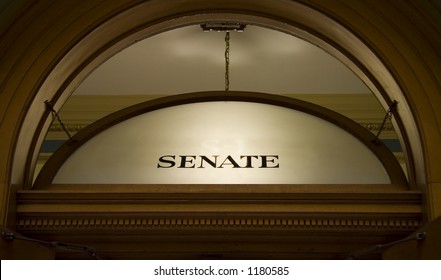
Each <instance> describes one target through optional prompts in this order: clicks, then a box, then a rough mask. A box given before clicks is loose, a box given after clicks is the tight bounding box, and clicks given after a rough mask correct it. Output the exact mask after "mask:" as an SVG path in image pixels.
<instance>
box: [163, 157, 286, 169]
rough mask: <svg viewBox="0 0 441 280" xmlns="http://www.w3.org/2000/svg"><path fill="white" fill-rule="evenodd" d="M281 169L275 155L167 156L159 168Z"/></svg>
mask: <svg viewBox="0 0 441 280" xmlns="http://www.w3.org/2000/svg"><path fill="white" fill-rule="evenodd" d="M172 167H175V168H205V167H209V168H224V167H228V168H279V156H275V155H241V156H237V157H233V156H231V155H228V156H224V157H221V156H219V155H216V156H200V155H197V156H193V155H185V156H176V155H165V156H161V157H160V158H159V162H158V166H157V168H172Z"/></svg>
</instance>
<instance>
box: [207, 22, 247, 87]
mask: <svg viewBox="0 0 441 280" xmlns="http://www.w3.org/2000/svg"><path fill="white" fill-rule="evenodd" d="M245 27H246V24H244V23H237V22H215V23H204V24H201V28H202V30H203V31H204V32H210V31H217V32H225V91H226V92H227V91H229V90H230V31H236V32H243V31H244V30H245Z"/></svg>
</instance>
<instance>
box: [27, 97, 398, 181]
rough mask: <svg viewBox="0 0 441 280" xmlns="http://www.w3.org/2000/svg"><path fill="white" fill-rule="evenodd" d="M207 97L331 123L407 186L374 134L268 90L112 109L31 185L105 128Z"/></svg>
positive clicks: (161, 100) (57, 154)
mask: <svg viewBox="0 0 441 280" xmlns="http://www.w3.org/2000/svg"><path fill="white" fill-rule="evenodd" d="M210 101H243V102H252V103H262V104H270V105H275V106H280V107H285V108H289V109H293V110H297V111H301V112H304V113H307V114H310V115H313V116H316V117H319V118H321V119H323V120H325V121H327V122H330V123H333V124H334V125H337V126H339V127H341V128H342V129H344V130H345V131H347V132H349V133H350V134H351V135H353V136H354V137H356V138H357V139H358V140H360V141H361V142H362V143H363V144H364V145H365V146H366V147H368V148H369V149H370V150H371V152H373V153H374V154H375V155H376V157H377V158H378V159H379V160H380V162H381V163H382V164H383V166H384V168H385V170H386V172H387V174H388V176H389V178H390V180H391V184H393V185H397V186H401V187H402V188H403V190H405V189H407V180H406V176H405V175H404V172H403V170H402V168H401V167H400V165H399V163H398V161H397V160H396V159H395V157H394V155H393V154H392V152H390V151H389V150H388V148H387V147H386V146H385V145H384V144H382V143H379V142H377V141H375V140H376V139H375V136H374V135H373V134H372V133H371V132H369V131H368V130H367V129H365V128H364V127H362V126H360V125H359V124H357V123H356V122H354V121H352V120H351V119H349V118H346V117H344V116H343V115H340V114H338V113H336V112H334V111H331V110H329V109H326V108H324V107H321V106H318V105H315V104H312V103H309V102H305V101H302V100H298V99H293V98H288V97H283V96H277V95H272V94H264V93H257V92H238V91H229V92H225V91H211V92H199V93H188V94H180V95H174V96H169V97H163V98H159V99H155V100H152V101H146V102H143V103H140V104H136V105H133V106H130V107H128V108H125V109H122V110H120V111H117V112H115V113H112V114H110V115H108V116H106V117H104V118H102V119H100V120H98V121H96V122H95V123H93V124H91V125H89V126H87V127H86V128H84V129H83V130H81V131H79V132H78V133H77V134H76V135H75V136H74V137H73V138H72V141H67V142H65V143H64V145H63V146H62V147H60V149H59V150H57V151H56V152H55V153H54V154H53V156H52V157H51V158H49V160H48V162H47V163H46V164H45V166H44V167H43V169H42V170H41V172H40V174H39V176H38V177H37V179H36V181H35V184H34V186H35V188H36V189H39V188H42V187H43V188H46V189H47V188H48V186H50V185H51V184H52V180H53V178H54V177H55V175H56V173H57V172H58V170H59V168H61V166H62V164H63V163H64V162H65V160H67V158H68V157H69V156H70V155H71V154H72V153H74V152H75V151H76V150H77V149H78V148H79V147H81V145H83V144H85V143H86V142H87V141H88V140H90V139H92V138H93V137H94V136H95V135H97V134H98V133H100V132H101V131H103V130H105V129H107V128H110V127H112V126H114V125H116V124H118V123H121V122H123V121H125V120H128V119H130V118H132V117H135V116H138V115H141V114H144V113H148V112H151V111H155V110H160V109H163V108H168V107H171V106H176V105H182V104H189V103H198V102H210Z"/></svg>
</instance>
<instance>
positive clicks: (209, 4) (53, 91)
mask: <svg viewBox="0 0 441 280" xmlns="http://www.w3.org/2000/svg"><path fill="white" fill-rule="evenodd" d="M431 8H433V7H432V6H431V4H430V3H428V4H416V3H405V4H403V3H400V4H398V3H389V2H387V3H384V4H382V5H376V3H371V2H370V1H359V2H357V4H352V2H351V1H342V2H333V1H332V2H331V1H326V2H322V1H315V0H314V1H282V0H277V1H271V2H270V1H264V0H259V1H250V0H240V1H236V0H234V1H233V0H228V1H225V0H224V1H203V0H186V1H179V2H177V1H171V0H161V1H159V0H158V1H146V2H143V1H128V0H127V1H124V0H123V1H118V2H116V1H111V2H108V1H107V2H103V1H98V0H96V1H83V2H81V3H80V4H78V3H75V4H69V3H61V2H55V3H52V1H44V0H42V1H37V2H35V3H34V4H29V5H28V6H26V7H22V8H20V9H18V10H19V13H17V16H16V17H15V18H16V19H17V20H15V21H13V20H12V19H11V24H10V25H9V26H8V28H3V29H2V30H3V33H2V42H3V43H2V48H1V51H2V57H3V62H2V66H0V67H1V73H4V74H2V76H1V81H2V95H1V97H0V100H1V102H0V103H1V105H0V106H1V108H2V115H1V128H0V133H1V135H2V136H1V138H0V144H1V146H2V151H1V152H0V156H1V157H0V158H1V162H0V172H1V177H2V181H1V185H0V187H1V189H2V192H1V193H2V197H1V200H2V205H3V206H2V207H3V208H2V213H3V216H2V217H1V222H2V224H11V222H12V221H13V219H8V218H7V216H8V214H10V215H13V212H14V211H13V210H12V208H13V205H14V198H13V197H14V194H13V191H12V190H13V189H14V188H24V187H26V184H27V183H28V181H27V179H26V178H30V174H29V170H30V169H31V168H30V167H31V166H32V162H33V161H35V157H36V153H37V151H38V148H37V147H38V146H39V145H40V144H41V142H42V139H43V136H44V134H45V131H47V129H48V126H49V122H48V121H46V117H47V115H48V113H47V112H46V111H45V107H44V101H45V100H52V101H57V102H56V108H59V107H60V106H61V105H62V104H63V103H64V101H65V100H66V98H67V97H68V96H69V94H70V93H71V92H72V91H73V89H74V88H75V87H76V86H77V85H78V84H79V83H80V82H81V80H82V79H83V78H84V77H85V76H86V75H87V74H88V73H90V72H91V71H92V70H93V69H94V68H95V67H97V66H98V65H99V64H100V63H102V62H103V61H104V60H105V59H106V58H108V57H109V56H111V55H112V54H114V53H116V52H117V51H118V50H121V49H123V48H125V47H127V46H128V45H130V44H131V43H133V42H135V41H136V40H139V39H141V38H144V37H146V36H150V35H153V34H155V33H158V32H161V31H165V30H168V29H172V28H175V27H178V26H184V25H188V24H193V23H198V22H203V21H207V20H219V19H224V20H226V19H235V18H245V19H246V21H247V22H249V23H254V24H259V25H263V26H267V27H272V28H276V29H278V30H281V31H285V32H288V33H291V34H295V35H297V36H301V37H303V38H305V39H308V40H310V41H312V42H314V43H316V44H318V45H319V46H321V47H322V48H324V49H325V50H327V51H328V52H330V53H332V54H333V55H335V56H337V57H338V58H339V59H340V60H342V61H343V62H344V63H346V64H347V65H348V66H349V67H351V68H352V70H353V71H354V72H355V73H356V74H357V75H358V76H359V77H360V78H361V79H362V80H363V81H364V82H365V83H366V84H367V85H368V86H369V87H370V88H371V90H372V91H373V92H374V93H375V94H376V95H377V97H379V98H380V101H382V103H383V105H384V106H387V104H388V102H390V101H391V100H394V99H395V100H397V101H398V102H399V104H400V106H399V112H398V116H397V119H398V122H397V123H396V125H397V126H399V127H400V131H401V133H402V135H401V138H402V139H403V141H404V142H405V144H406V145H405V146H406V147H407V155H408V156H409V162H410V163H411V171H412V172H411V173H412V177H411V180H412V181H413V184H414V185H415V187H416V188H417V189H421V190H423V191H424V192H425V193H426V196H425V197H426V200H425V202H426V212H427V216H428V218H429V219H433V218H435V217H436V216H438V215H439V214H440V213H441V199H440V198H439V195H438V196H437V194H439V193H440V189H441V174H440V173H439V172H438V170H439V167H440V165H441V153H440V152H439V147H440V146H441V145H440V144H441V133H440V132H441V129H440V121H441V119H440V118H441V116H440V115H439V113H437V112H436V110H437V109H436V108H439V107H440V105H441V98H440V97H439V96H440V95H439V92H441V85H440V83H441V82H440V79H441V78H440V77H441V75H440V73H441V64H440V63H439V56H438V54H437V49H439V46H440V44H441V43H440V42H439V41H436V39H435V38H439V25H437V24H438V23H437V22H435V20H432V18H431V17H425V13H429V12H428V11H429V10H430V9H431ZM397 11H398V12H397ZM431 13H437V10H435V12H431ZM403 30H405V31H403ZM7 221H8V222H7Z"/></svg>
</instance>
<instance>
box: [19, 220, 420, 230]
mask: <svg viewBox="0 0 441 280" xmlns="http://www.w3.org/2000/svg"><path fill="white" fill-rule="evenodd" d="M421 226H422V221H421V220H419V219H416V218H414V219H412V218H392V219H388V218H383V219H368V218H315V217H314V218H310V217H305V218H235V217H228V218H220V217H207V218H138V217H131V218H115V217H113V218H108V217H91V218H84V217H75V218H54V217H26V218H21V219H19V220H18V222H17V229H18V230H19V231H33V230H37V231H41V230H74V229H77V230H91V229H93V230H97V229H100V230H106V229H112V230H114V229H130V230H145V229H286V230H319V231H320V230H328V231H348V230H349V231H351V230H363V231H365V230H375V231H381V230H383V231H384V230H386V231H397V230H398V231H410V232H411V231H415V230H416V229H418V228H420V227H421Z"/></svg>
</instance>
